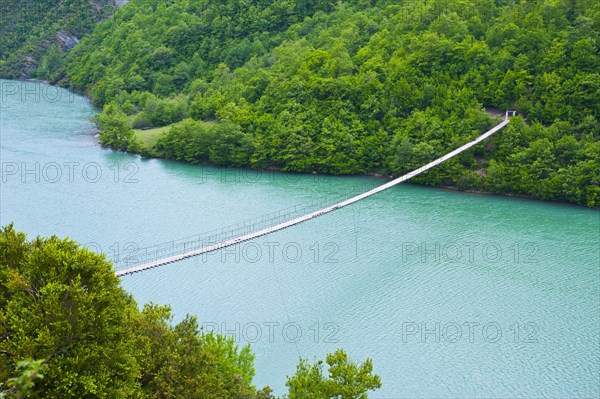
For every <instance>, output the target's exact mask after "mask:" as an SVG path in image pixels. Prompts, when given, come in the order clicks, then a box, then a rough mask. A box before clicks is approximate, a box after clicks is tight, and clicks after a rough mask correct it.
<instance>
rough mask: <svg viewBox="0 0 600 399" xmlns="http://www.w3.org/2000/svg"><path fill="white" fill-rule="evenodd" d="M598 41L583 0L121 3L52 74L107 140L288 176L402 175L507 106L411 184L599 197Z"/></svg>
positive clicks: (594, 14) (595, 22) (596, 10)
mask: <svg viewBox="0 0 600 399" xmlns="http://www.w3.org/2000/svg"><path fill="white" fill-rule="evenodd" d="M599 47H600V5H599V3H597V2H595V1H591V0H579V1H575V0H559V1H555V0H537V1H527V2H515V1H510V0H462V1H456V2H454V1H453V2H450V1H446V0H419V1H405V2H403V1H386V0H380V1H364V0H348V1H344V2H339V1H331V0H317V1H314V0H313V1H311V0H304V1H291V0H275V1H266V0H225V1H221V2H218V3H215V2H210V1H208V0H133V1H131V2H130V3H128V4H127V5H125V6H123V7H122V8H121V9H119V10H118V11H117V12H116V13H115V15H114V17H113V18H111V19H109V20H107V21H105V22H103V23H101V24H99V25H98V26H97V28H96V29H95V30H94V32H93V34H91V35H90V36H89V37H87V38H86V39H84V40H83V41H82V43H81V44H80V45H78V46H76V47H75V49H74V50H73V51H72V52H70V53H69V54H68V57H67V59H66V62H65V63H64V66H62V67H61V66H59V67H58V68H57V69H56V70H57V71H58V72H56V76H55V79H54V80H55V81H59V80H60V79H65V80H64V82H65V83H69V84H70V85H72V86H73V87H75V88H76V89H78V90H80V91H82V92H85V93H88V94H89V95H90V96H91V98H92V99H93V101H94V102H95V103H96V104H97V105H99V106H102V107H103V108H104V111H103V113H102V115H101V116H100V117H99V119H98V122H99V124H100V127H101V130H102V133H101V136H100V138H101V142H102V143H103V144H104V145H107V146H110V147H113V148H116V149H122V150H128V151H134V152H140V153H142V154H144V155H148V156H158V157H166V158H173V159H181V160H185V161H189V162H194V163H210V164H216V165H230V166H251V167H256V168H266V167H277V168H281V169H283V170H285V171H294V172H312V171H316V172H320V173H332V174H356V173H380V174H386V175H398V174H401V173H403V172H405V171H407V170H410V169H412V168H414V167H417V166H419V165H422V164H424V163H426V162H427V161H429V160H432V159H434V158H435V157H437V156H439V155H441V154H443V153H445V152H447V151H449V150H450V149H452V148H456V147H458V146H459V145H460V144H463V143H465V142H467V141H469V140H470V139H471V138H473V137H474V136H476V135H478V134H479V133H481V132H482V131H484V130H485V129H486V128H488V127H489V126H490V125H491V124H493V121H492V119H491V118H490V117H489V116H488V115H487V113H486V112H485V110H484V108H487V107H494V108H497V109H516V110H518V111H519V113H520V115H521V116H522V118H521V117H519V118H515V119H514V121H513V122H512V123H511V125H510V126H509V127H508V129H507V130H506V131H504V132H503V133H501V134H500V135H498V137H495V138H494V139H492V140H490V141H489V142H487V143H486V144H485V145H481V146H479V147H477V148H475V149H474V150H472V151H470V152H469V153H467V154H464V155H463V156H461V157H459V158H457V159H455V160H452V161H450V162H448V163H446V164H444V165H442V166H441V167H439V168H436V169H434V170H431V171H429V172H428V173H427V174H425V175H423V176H422V177H420V178H419V179H418V181H420V182H421V183H425V184H432V185H447V186H454V187H458V188H459V189H472V190H483V191H491V192H498V193H509V194H520V195H529V196H533V197H536V198H543V199H562V200H567V201H571V202H576V203H580V204H587V205H588V206H598V205H599V204H600V188H599V186H600V166H599V165H600V128H599V125H598V118H599V115H600V73H599V72H598V69H599V67H600V56H599V53H598V49H599ZM163 126H172V127H170V128H167V129H164V131H165V133H162V135H161V136H160V138H158V140H156V137H153V139H152V140H143V139H142V140H141V141H140V140H137V139H136V137H142V138H143V132H142V131H138V132H137V134H134V132H133V131H132V130H131V128H132V127H133V128H138V129H142V128H152V127H163ZM143 142H146V143H153V144H152V145H151V146H150V147H148V146H145V145H144V144H142V143H143ZM154 143H155V144H154Z"/></svg>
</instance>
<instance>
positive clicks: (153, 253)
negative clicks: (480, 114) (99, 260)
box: [115, 111, 515, 276]
mask: <svg viewBox="0 0 600 399" xmlns="http://www.w3.org/2000/svg"><path fill="white" fill-rule="evenodd" d="M510 114H512V115H514V114H515V112H514V111H507V112H506V116H505V117H504V120H503V121H502V122H501V123H499V124H498V125H496V126H494V127H493V128H492V129H490V130H488V131H487V132H485V133H484V134H482V135H481V136H479V137H477V138H476V139H475V140H473V141H471V142H469V143H467V144H465V145H463V146H461V147H459V148H457V149H455V150H454V151H452V152H449V153H448V154H446V155H444V156H443V157H441V158H438V159H436V160H435V161H432V162H430V163H428V164H427V165H425V166H422V167H420V168H419V169H416V170H413V171H412V172H410V173H407V174H405V175H404V176H401V177H398V178H397V179H394V180H391V181H389V182H388V183H385V184H382V185H380V186H378V187H376V188H374V189H372V190H369V191H367V192H364V193H362V194H359V195H356V196H354V197H351V198H348V199H345V200H341V201H339V202H334V203H333V205H328V206H325V207H322V205H323V204H322V203H321V204H320V205H321V207H319V208H318V209H316V210H312V209H314V208H313V207H311V206H304V207H295V208H294V209H293V210H291V211H289V212H287V213H281V212H278V213H276V214H275V215H273V216H272V217H267V218H265V217H261V218H257V219H254V220H251V221H248V222H244V223H243V224H239V225H236V226H235V227H234V228H223V229H221V230H215V231H214V232H211V233H207V234H205V235H198V236H194V237H190V238H187V239H184V240H180V241H179V242H175V241H173V242H171V243H170V244H168V245H158V246H155V247H150V248H145V249H144V250H136V251H135V254H134V256H129V257H127V258H126V259H125V261H124V263H125V268H123V269H117V270H116V272H115V274H116V275H117V276H126V275H129V274H133V273H137V272H141V271H144V270H148V269H152V268H155V267H159V266H164V265H167V264H169V263H174V262H178V261H180V260H184V259H188V258H192V257H194V256H199V255H203V254H206V253H209V252H212V251H217V250H219V249H221V248H225V247H229V246H232V245H236V244H239V243H242V242H245V241H250V240H253V239H255V238H258V237H262V236H264V235H267V234H271V233H275V232H277V231H280V230H283V229H286V228H288V227H292V226H295V225H297V224H300V223H303V222H306V221H309V220H311V219H314V218H317V217H319V216H322V215H325V214H327V213H330V212H333V211H335V210H337V209H340V208H343V207H346V206H348V205H352V204H354V203H355V202H358V201H361V200H364V199H365V198H368V197H370V196H373V195H375V194H377V193H380V192H382V191H384V190H387V189H388V188H390V187H394V186H395V185H397V184H400V183H403V182H405V181H407V180H409V179H411V178H413V177H415V176H417V175H419V174H421V173H423V172H425V171H426V170H429V169H431V168H433V167H434V166H437V165H439V164H441V163H442V162H444V161H446V160H448V159H450V158H452V157H455V156H456V155H458V154H460V153H461V152H463V151H466V150H468V149H469V148H471V147H473V146H475V145H477V144H479V143H480V142H482V141H483V140H485V139H486V138H488V137H490V136H491V135H493V134H494V133H496V132H498V131H499V130H501V129H503V128H504V127H505V126H506V125H507V124H508V122H509V120H510V116H512V115H510Z"/></svg>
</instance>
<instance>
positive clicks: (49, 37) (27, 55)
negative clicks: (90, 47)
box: [0, 0, 122, 79]
mask: <svg viewBox="0 0 600 399" xmlns="http://www.w3.org/2000/svg"><path fill="white" fill-rule="evenodd" d="M121 3H122V1H119V0H116V1H115V0H64V1H58V0H36V1H32V0H2V1H1V2H0V37H2V40H1V41H0V77H2V78H32V77H37V78H41V79H51V78H52V77H53V75H52V72H53V71H55V70H56V69H58V67H59V66H60V64H61V62H62V59H63V56H64V54H63V53H65V52H67V51H68V50H70V49H71V48H73V46H75V44H77V43H78V42H79V40H80V39H81V38H82V37H83V36H84V35H86V34H88V33H90V32H91V31H92V30H93V28H94V27H95V26H96V24H97V23H98V22H99V21H101V20H104V19H106V18H108V17H110V16H111V15H112V14H113V12H114V10H115V8H116V7H117V5H118V4H121Z"/></svg>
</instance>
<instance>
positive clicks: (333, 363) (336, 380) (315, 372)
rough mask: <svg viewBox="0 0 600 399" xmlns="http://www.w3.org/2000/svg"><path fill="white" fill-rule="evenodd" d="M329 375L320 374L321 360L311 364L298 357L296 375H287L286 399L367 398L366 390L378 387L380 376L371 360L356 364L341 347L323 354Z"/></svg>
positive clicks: (321, 368) (379, 385) (379, 386)
mask: <svg viewBox="0 0 600 399" xmlns="http://www.w3.org/2000/svg"><path fill="white" fill-rule="evenodd" d="M326 362H327V365H328V372H329V375H328V376H324V375H323V362H322V361H318V362H317V363H315V364H313V365H311V364H309V363H308V361H307V360H306V359H300V364H299V365H298V368H297V369H296V374H294V375H293V376H292V377H288V379H287V382H286V386H287V387H288V388H289V393H288V396H287V398H288V399H334V398H336V399H367V398H368V395H367V392H368V391H373V390H375V389H378V388H381V379H380V378H379V376H378V375H377V374H373V363H372V361H371V359H367V360H365V362H364V363H362V364H361V365H357V364H355V363H352V362H350V361H349V360H348V355H347V354H346V352H344V351H343V350H341V349H338V350H337V351H335V353H333V354H328V355H327V356H326Z"/></svg>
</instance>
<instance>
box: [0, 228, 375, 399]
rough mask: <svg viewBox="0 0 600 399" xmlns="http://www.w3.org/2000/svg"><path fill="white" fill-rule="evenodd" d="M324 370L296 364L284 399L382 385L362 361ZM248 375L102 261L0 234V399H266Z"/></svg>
mask: <svg viewBox="0 0 600 399" xmlns="http://www.w3.org/2000/svg"><path fill="white" fill-rule="evenodd" d="M327 362H328V364H329V365H330V375H331V377H330V379H325V378H324V377H323V375H322V373H321V365H320V364H318V365H315V366H312V368H311V366H309V365H308V364H307V363H306V361H305V360H302V361H301V363H300V365H299V366H298V371H297V373H296V375H294V376H292V377H290V378H289V380H288V386H289V387H290V396H289V397H290V399H294V398H309V397H310V398H321V397H322V398H344V399H358V398H366V392H367V391H369V390H373V389H376V388H379V386H380V385H381V384H380V381H379V377H378V376H376V375H373V374H372V364H371V361H370V360H368V359H367V361H366V362H365V363H364V364H363V365H360V366H358V365H356V364H354V363H352V362H350V361H349V360H348V358H347V356H346V354H345V353H344V352H343V351H338V352H336V353H335V354H334V355H329V356H328V357H327ZM307 373H308V374H307ZM253 376H254V355H253V354H252V353H251V351H250V348H249V346H245V347H243V348H238V347H237V345H236V344H235V342H234V340H233V338H230V339H226V338H224V337H223V336H220V335H213V334H204V333H202V332H201V331H200V330H199V328H198V322H197V320H196V318H195V317H192V316H188V317H186V318H185V319H184V320H182V321H181V322H179V323H177V324H174V323H173V320H172V316H171V312H170V309H169V308H168V307H166V306H157V305H152V304H149V305H146V306H144V308H143V310H141V311H140V310H139V309H138V307H137V305H136V303H135V301H134V300H133V299H132V297H131V296H130V295H129V294H127V293H126V292H125V291H124V290H123V289H122V288H121V287H120V283H119V279H118V278H117V277H116V276H115V275H114V271H113V269H112V266H111V264H109V263H108V262H106V260H105V259H104V257H103V256H101V255H98V254H96V253H93V252H91V251H88V250H87V249H85V248H79V247H78V246H77V244H76V243H75V242H73V241H70V240H68V239H59V238H57V237H55V236H53V237H50V238H39V237H38V238H36V239H34V240H31V241H28V240H27V239H26V237H25V235H24V234H23V233H18V232H16V231H15V230H14V228H13V227H12V226H7V227H4V228H3V229H2V230H1V231H0V397H4V398H25V397H27V398H32V399H36V398H40V399H52V398H56V399H68V398H76V399H80V398H91V397H94V398H96V397H97V398H110V399H118V398H155V399H162V398H165V399H166V398H185V397H189V398H208V399H226V398H232V399H233V398H236V399H237V398H247V399H251V398H257V399H270V398H273V396H272V394H271V390H270V389H269V388H268V387H265V388H263V389H262V390H260V391H257V390H256V388H255V387H254V386H253V385H252V378H253ZM303 386H307V387H309V388H306V389H309V391H310V392H311V393H310V395H313V394H314V395H316V396H306V395H304V396H302V395H303V394H302V392H308V391H306V389H305V388H302V387H303ZM340 395H341V396H340Z"/></svg>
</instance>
